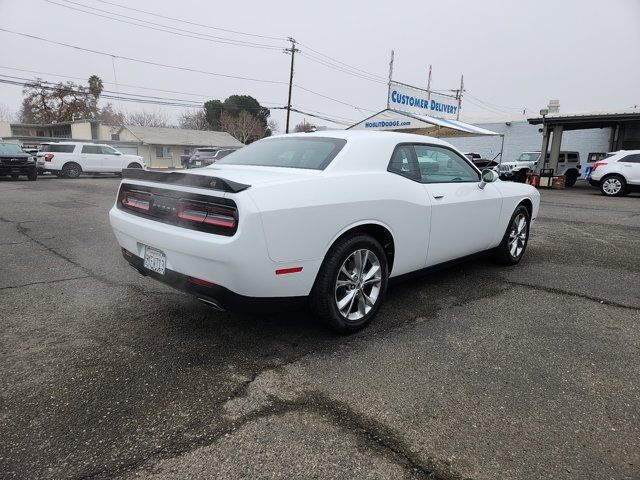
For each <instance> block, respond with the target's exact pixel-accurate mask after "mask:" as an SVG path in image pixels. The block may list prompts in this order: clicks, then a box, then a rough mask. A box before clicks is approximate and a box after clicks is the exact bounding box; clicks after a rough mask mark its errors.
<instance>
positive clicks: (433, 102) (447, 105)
mask: <svg viewBox="0 0 640 480" xmlns="http://www.w3.org/2000/svg"><path fill="white" fill-rule="evenodd" d="M389 87H390V88H389V108H391V109H393V110H397V111H400V112H408V113H413V114H416V115H428V116H430V117H438V118H449V119H453V120H455V119H456V116H457V115H458V100H457V99H456V98H455V97H451V96H448V95H442V94H440V93H434V92H429V91H428V90H423V89H421V88H416V87H410V86H409V85H404V84H402V83H397V82H391V83H390V85H389Z"/></svg>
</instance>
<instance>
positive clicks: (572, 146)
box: [444, 121, 611, 164]
mask: <svg viewBox="0 0 640 480" xmlns="http://www.w3.org/2000/svg"><path fill="white" fill-rule="evenodd" d="M477 125H478V126H479V127H482V128H486V129H488V130H492V131H494V132H498V133H504V158H503V160H504V161H510V160H514V159H516V158H517V157H518V156H519V155H520V154H521V153H522V152H526V151H540V148H542V133H540V132H539V131H538V129H539V128H541V127H540V126H539V125H530V124H529V123H528V122H526V121H514V122H510V125H507V124H506V123H504V122H501V123H483V124H477ZM610 135H611V129H610V128H602V129H600V128H596V129H589V130H573V131H569V132H564V133H563V135H562V150H572V151H578V152H580V159H581V161H582V162H583V164H584V162H586V161H587V157H588V155H589V153H590V152H607V151H608V150H609V136H610ZM444 140H446V141H448V142H449V143H451V144H452V145H455V146H456V147H457V148H459V149H460V150H462V151H463V152H465V153H466V152H478V153H479V154H480V155H482V156H483V157H484V158H494V157H495V156H496V155H498V154H499V153H500V143H501V138H500V137H461V138H445V139H444Z"/></svg>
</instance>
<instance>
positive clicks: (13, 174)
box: [11, 173, 20, 180]
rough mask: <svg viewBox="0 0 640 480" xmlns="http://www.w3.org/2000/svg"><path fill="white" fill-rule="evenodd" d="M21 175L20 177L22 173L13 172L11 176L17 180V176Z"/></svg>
mask: <svg viewBox="0 0 640 480" xmlns="http://www.w3.org/2000/svg"><path fill="white" fill-rule="evenodd" d="M19 177H20V174H19V173H12V174H11V178H13V179H14V180H15V179H16V178H19Z"/></svg>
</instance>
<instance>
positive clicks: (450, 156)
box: [414, 144, 502, 266]
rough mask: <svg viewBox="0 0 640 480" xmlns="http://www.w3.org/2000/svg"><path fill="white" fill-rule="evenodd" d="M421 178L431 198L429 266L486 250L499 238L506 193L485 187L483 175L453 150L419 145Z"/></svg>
mask: <svg viewBox="0 0 640 480" xmlns="http://www.w3.org/2000/svg"><path fill="white" fill-rule="evenodd" d="M414 152H415V155H416V161H417V163H418V168H419V175H420V180H421V182H422V183H423V184H424V191H425V194H426V195H428V196H429V197H430V198H431V230H430V234H429V250H428V253H427V266H431V265H437V264H439V263H443V262H447V261H449V260H453V259H456V258H460V257H464V256H466V255H471V254H473V253H477V252H481V251H484V250H487V249H488V248H490V247H493V246H494V243H495V241H496V238H499V236H500V235H499V232H498V231H497V230H498V224H499V219H500V210H501V208H502V195H501V194H500V192H499V189H498V187H497V185H496V184H495V183H489V184H486V185H484V188H480V186H479V184H480V173H479V172H478V170H477V169H475V168H474V167H473V166H472V165H471V164H470V163H469V161H468V160H467V159H465V158H463V157H462V156H461V155H459V154H458V153H457V152H455V151H454V150H452V149H450V148H448V147H445V146H439V145H428V144H424V145H423V144H415V145H414Z"/></svg>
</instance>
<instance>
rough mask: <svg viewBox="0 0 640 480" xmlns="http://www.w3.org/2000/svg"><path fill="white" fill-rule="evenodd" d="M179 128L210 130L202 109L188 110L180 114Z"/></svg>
mask: <svg viewBox="0 0 640 480" xmlns="http://www.w3.org/2000/svg"><path fill="white" fill-rule="evenodd" d="M179 125H180V128H189V129H191V130H211V126H210V125H209V122H207V116H206V114H205V111H204V109H200V110H193V111H191V110H189V111H186V112H184V113H183V114H182V115H180V119H179Z"/></svg>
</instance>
